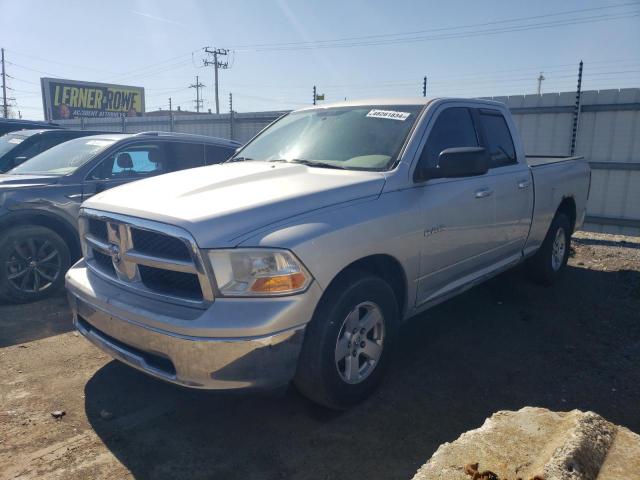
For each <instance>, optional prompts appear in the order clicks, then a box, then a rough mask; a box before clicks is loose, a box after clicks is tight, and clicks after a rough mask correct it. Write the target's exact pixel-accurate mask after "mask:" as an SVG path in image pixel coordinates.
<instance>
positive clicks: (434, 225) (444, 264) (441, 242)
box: [416, 107, 496, 305]
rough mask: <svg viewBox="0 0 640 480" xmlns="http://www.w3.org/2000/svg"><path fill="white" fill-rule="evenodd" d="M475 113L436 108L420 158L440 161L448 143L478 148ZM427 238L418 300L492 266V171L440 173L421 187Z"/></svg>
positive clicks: (449, 288)
mask: <svg viewBox="0 0 640 480" xmlns="http://www.w3.org/2000/svg"><path fill="white" fill-rule="evenodd" d="M477 146H479V137H478V134H477V132H476V129H475V127H474V123H473V120H472V117H471V112H470V110H469V109H467V108H462V107H448V108H447V107H445V108H444V109H442V110H440V111H439V112H436V117H435V121H434V124H433V127H432V128H431V129H430V131H429V132H428V136H427V139H426V143H425V145H424V147H423V150H422V153H421V156H420V160H419V162H420V163H421V164H423V165H426V166H428V167H435V166H436V165H437V161H438V156H439V155H440V152H442V151H443V150H445V149H447V148H455V147H477ZM419 188H421V189H422V195H421V211H422V212H423V215H424V240H423V242H422V249H421V256H420V274H419V278H418V291H417V298H416V300H417V304H418V305H420V304H423V303H425V302H428V301H430V300H432V299H435V298H436V297H439V296H441V295H445V294H446V293H448V292H449V291H452V290H455V289H456V288H457V287H459V286H461V285H463V284H465V283H468V282H469V281H470V280H472V279H473V278H474V277H475V276H477V275H481V274H482V272H483V271H484V270H486V269H488V268H490V266H491V258H492V250H493V249H494V248H495V246H496V238H495V230H494V229H495V223H496V216H495V206H496V205H495V196H494V191H493V188H492V183H491V181H490V180H489V178H488V176H487V175H486V174H485V175H480V176H475V177H464V178H441V179H432V180H427V181H426V182H423V183H422V185H420V187H419Z"/></svg>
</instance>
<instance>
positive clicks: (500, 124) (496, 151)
mask: <svg viewBox="0 0 640 480" xmlns="http://www.w3.org/2000/svg"><path fill="white" fill-rule="evenodd" d="M480 121H481V122H482V128H483V130H484V134H485V137H486V139H487V149H488V150H489V155H490V156H491V168H497V167H504V166H505V165H512V164H514V163H516V162H517V159H516V149H515V147H514V146H513V139H512V138H511V132H510V131H509V126H508V125H507V122H506V120H505V119H504V117H503V116H502V114H501V113H500V112H498V111H497V110H496V111H491V110H480Z"/></svg>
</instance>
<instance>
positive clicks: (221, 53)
mask: <svg viewBox="0 0 640 480" xmlns="http://www.w3.org/2000/svg"><path fill="white" fill-rule="evenodd" d="M204 52H205V53H206V54H208V55H209V58H213V60H206V59H205V60H203V63H204V66H205V67H208V66H213V69H214V72H215V74H214V81H215V89H216V113H220V101H219V100H218V69H220V68H221V69H223V70H224V69H227V68H229V62H221V61H220V60H219V57H226V56H227V55H229V50H228V49H226V48H214V49H211V48H209V47H205V48H204Z"/></svg>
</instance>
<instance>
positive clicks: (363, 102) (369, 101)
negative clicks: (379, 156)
mask: <svg viewBox="0 0 640 480" xmlns="http://www.w3.org/2000/svg"><path fill="white" fill-rule="evenodd" d="M445 100H447V101H460V102H466V101H473V102H474V103H484V104H486V105H491V106H494V107H495V106H502V105H503V104H502V103H500V102H495V101H493V100H485V99H482V98H460V97H431V98H427V97H384V98H363V99H357V100H347V101H343V102H331V103H323V104H322V105H311V106H309V107H303V108H301V109H299V110H312V109H314V108H315V109H320V108H336V107H366V106H385V105H389V106H391V105H397V106H401V105H417V106H420V105H424V106H426V105H429V104H430V103H433V102H436V101H445Z"/></svg>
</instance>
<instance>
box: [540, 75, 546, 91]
mask: <svg viewBox="0 0 640 480" xmlns="http://www.w3.org/2000/svg"><path fill="white" fill-rule="evenodd" d="M543 80H546V78H544V75H543V74H542V72H540V75H538V95H541V94H542V81H543Z"/></svg>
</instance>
